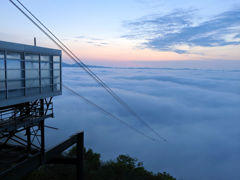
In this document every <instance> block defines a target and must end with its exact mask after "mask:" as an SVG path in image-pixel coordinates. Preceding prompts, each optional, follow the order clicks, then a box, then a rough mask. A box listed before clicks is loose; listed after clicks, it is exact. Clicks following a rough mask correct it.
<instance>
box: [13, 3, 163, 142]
mask: <svg viewBox="0 0 240 180" xmlns="http://www.w3.org/2000/svg"><path fill="white" fill-rule="evenodd" d="M9 1H10V2H11V3H12V4H13V5H14V6H15V7H16V8H17V9H18V10H19V11H20V12H22V13H23V14H24V15H25V16H26V17H27V18H28V19H29V20H30V21H31V22H32V23H33V24H34V25H36V26H37V27H38V28H39V29H40V30H41V31H42V32H43V33H44V34H45V35H46V36H47V37H48V38H50V39H51V40H52V41H53V42H54V43H55V44H56V45H57V46H58V47H59V48H60V49H62V50H63V51H64V52H65V53H66V54H67V55H68V56H69V57H70V58H71V59H72V60H74V61H75V62H76V63H77V64H78V65H79V66H80V67H82V68H83V69H84V70H85V71H86V72H87V73H88V74H89V75H90V76H91V77H92V78H93V79H94V80H95V81H96V82H97V83H98V84H99V85H100V86H102V87H103V88H104V89H105V90H106V91H107V92H108V93H109V94H110V95H111V96H112V97H113V98H114V99H115V100H116V101H117V102H118V103H120V104H121V105H122V106H124V107H125V108H126V109H127V111H128V112H129V113H130V114H132V115H133V116H135V117H136V118H137V119H138V120H139V121H140V122H141V123H143V124H144V125H145V126H146V127H148V128H149V129H150V130H151V131H152V132H154V133H155V134H156V135H157V136H158V137H159V138H161V139H162V140H164V141H167V140H166V139H165V138H164V137H162V136H161V135H160V134H159V133H158V132H156V131H155V130H154V129H153V128H152V127H150V126H149V125H148V124H147V123H146V122H145V121H144V120H143V119H142V118H141V117H140V116H139V115H138V114H137V113H136V112H135V111H133V110H132V109H131V108H130V107H129V105H128V104H127V103H125V102H124V101H123V100H122V99H121V98H120V97H119V96H118V95H117V94H116V93H115V92H114V91H112V89H111V88H109V87H108V86H107V85H106V84H105V83H104V82H103V81H102V80H101V79H100V78H99V77H98V76H97V75H96V74H95V73H94V72H92V71H91V70H90V69H89V68H88V67H87V65H85V64H84V63H83V62H82V61H81V60H80V59H79V58H78V57H77V56H76V55H75V54H74V53H73V52H72V51H71V50H70V49H69V48H68V47H67V46H66V45H65V44H64V43H63V42H62V41H61V40H60V39H59V38H57V37H56V36H55V35H54V34H53V33H52V32H51V31H50V30H49V29H48V28H47V27H46V26H45V25H44V24H43V23H42V22H41V21H40V20H39V19H38V18H37V17H36V16H35V15H34V14H33V13H32V12H31V11H30V10H28V9H27V8H26V7H25V6H24V5H23V4H22V3H21V2H20V1H19V0H17V2H18V3H19V4H20V5H21V6H22V7H23V8H24V9H25V10H26V11H27V12H28V13H29V14H30V15H31V16H32V17H33V18H34V19H35V20H37V21H38V23H40V24H41V25H42V26H43V27H44V28H45V29H46V30H47V31H48V32H49V33H50V34H51V35H52V36H53V37H54V38H55V39H56V40H55V39H53V38H52V37H51V36H50V35H49V34H48V33H47V32H46V31H45V30H44V29H43V28H42V27H40V26H39V25H38V24H37V23H36V22H35V21H34V20H33V19H32V18H31V17H30V16H29V15H27V14H26V13H25V12H24V11H23V10H22V9H21V8H20V7H19V6H18V5H17V4H16V3H14V2H13V1H12V0H9ZM57 41H58V42H57ZM59 43H60V44H61V45H60V44H59Z"/></svg>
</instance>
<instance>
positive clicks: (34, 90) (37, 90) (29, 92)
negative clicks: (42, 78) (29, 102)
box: [26, 87, 40, 96]
mask: <svg viewBox="0 0 240 180" xmlns="http://www.w3.org/2000/svg"><path fill="white" fill-rule="evenodd" d="M39 93H40V88H37V87H33V88H27V89H26V95H27V96H31V95H38V94H39Z"/></svg>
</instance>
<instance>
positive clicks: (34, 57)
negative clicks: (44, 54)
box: [25, 54, 39, 61]
mask: <svg viewBox="0 0 240 180" xmlns="http://www.w3.org/2000/svg"><path fill="white" fill-rule="evenodd" d="M25 60H33V61H38V60H39V56H38V55H37V54H26V55H25Z"/></svg>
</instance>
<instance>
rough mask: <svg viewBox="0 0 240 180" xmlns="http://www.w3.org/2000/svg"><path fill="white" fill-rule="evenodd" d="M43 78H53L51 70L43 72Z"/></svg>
mask: <svg viewBox="0 0 240 180" xmlns="http://www.w3.org/2000/svg"><path fill="white" fill-rule="evenodd" d="M41 77H42V78H51V77H52V76H51V70H41Z"/></svg>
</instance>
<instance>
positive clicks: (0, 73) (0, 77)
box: [0, 69, 5, 81]
mask: <svg viewBox="0 0 240 180" xmlns="http://www.w3.org/2000/svg"><path fill="white" fill-rule="evenodd" d="M1 80H5V71H4V70H3V69H0V81H1Z"/></svg>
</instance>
